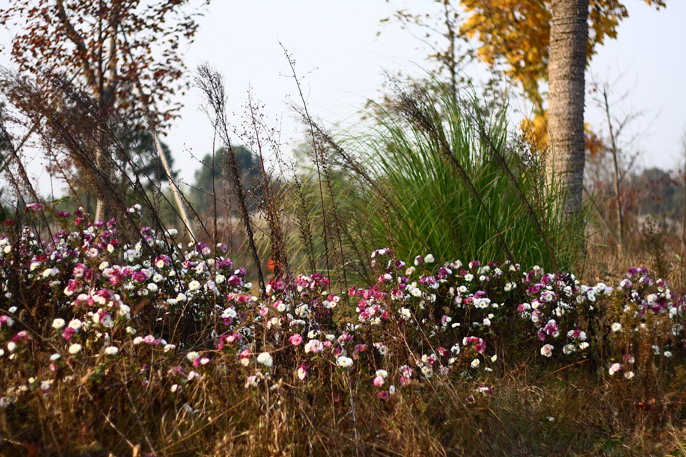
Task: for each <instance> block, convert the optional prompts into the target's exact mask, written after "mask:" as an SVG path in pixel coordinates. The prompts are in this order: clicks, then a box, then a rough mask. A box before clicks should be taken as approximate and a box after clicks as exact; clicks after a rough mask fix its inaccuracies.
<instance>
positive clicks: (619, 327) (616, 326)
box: [610, 322, 622, 332]
mask: <svg viewBox="0 0 686 457" xmlns="http://www.w3.org/2000/svg"><path fill="white" fill-rule="evenodd" d="M610 328H611V329H612V331H613V332H619V331H621V330H622V324H620V323H619V322H615V323H614V324H612V325H611V326H610Z"/></svg>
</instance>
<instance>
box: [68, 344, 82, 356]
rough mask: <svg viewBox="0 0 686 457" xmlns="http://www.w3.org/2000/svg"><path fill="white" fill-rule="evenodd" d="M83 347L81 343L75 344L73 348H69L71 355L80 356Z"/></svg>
mask: <svg viewBox="0 0 686 457" xmlns="http://www.w3.org/2000/svg"><path fill="white" fill-rule="evenodd" d="M81 348H82V346H81V345H80V344H79V343H74V344H72V345H71V346H69V353H70V354H78V353H79V352H81Z"/></svg>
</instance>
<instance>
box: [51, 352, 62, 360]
mask: <svg viewBox="0 0 686 457" xmlns="http://www.w3.org/2000/svg"><path fill="white" fill-rule="evenodd" d="M60 357H62V356H61V355H59V354H53V355H51V356H50V361H51V362H54V361H55V360H58V359H59V358H60Z"/></svg>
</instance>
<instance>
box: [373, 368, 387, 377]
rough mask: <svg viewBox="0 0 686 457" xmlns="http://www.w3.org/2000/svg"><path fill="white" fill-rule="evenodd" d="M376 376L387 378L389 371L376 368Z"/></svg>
mask: <svg viewBox="0 0 686 457" xmlns="http://www.w3.org/2000/svg"><path fill="white" fill-rule="evenodd" d="M376 376H381V377H382V378H387V377H388V371H386V370H376Z"/></svg>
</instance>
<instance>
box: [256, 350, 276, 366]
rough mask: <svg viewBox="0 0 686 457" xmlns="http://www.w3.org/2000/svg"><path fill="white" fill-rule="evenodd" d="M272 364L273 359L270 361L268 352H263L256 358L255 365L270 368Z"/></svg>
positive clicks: (270, 356)
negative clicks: (259, 364) (258, 364)
mask: <svg viewBox="0 0 686 457" xmlns="http://www.w3.org/2000/svg"><path fill="white" fill-rule="evenodd" d="M273 362H274V359H272V355H271V354H270V353H269V352H263V353H261V354H260V355H258V356H257V363H261V364H262V365H264V366H265V367H267V368H271V367H272V363H273Z"/></svg>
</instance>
